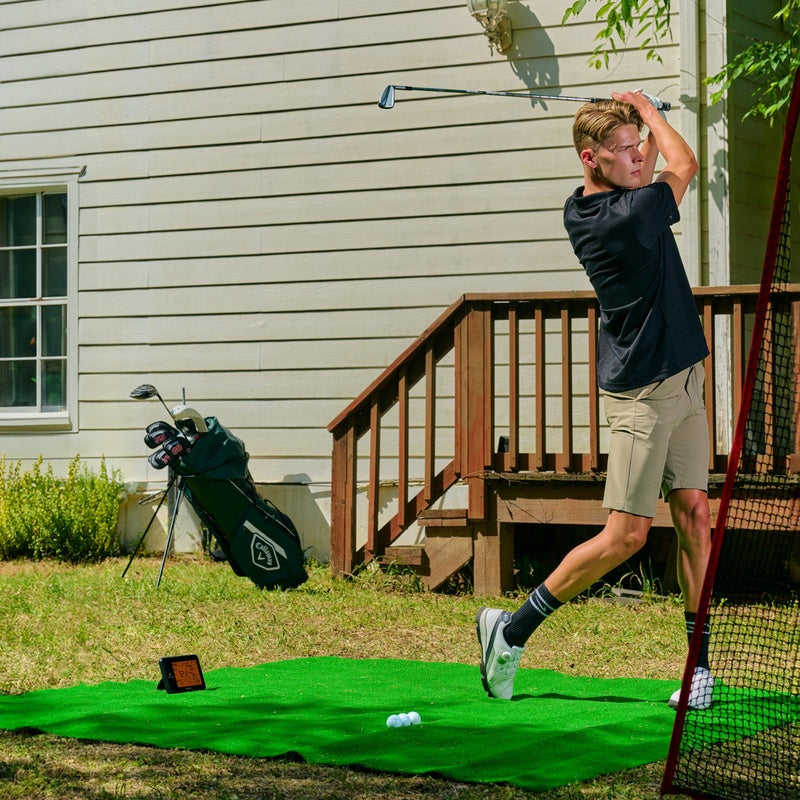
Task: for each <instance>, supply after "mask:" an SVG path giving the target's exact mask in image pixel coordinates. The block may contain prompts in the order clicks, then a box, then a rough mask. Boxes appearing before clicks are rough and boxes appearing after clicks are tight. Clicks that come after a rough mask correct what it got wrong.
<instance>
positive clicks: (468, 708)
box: [0, 657, 679, 791]
mask: <svg viewBox="0 0 800 800" xmlns="http://www.w3.org/2000/svg"><path fill="white" fill-rule="evenodd" d="M201 662H202V658H201ZM159 677H160V675H159V672H158V666H157V665H156V666H155V670H154V679H153V680H152V681H144V680H134V681H129V682H127V683H112V682H106V683H101V684H97V685H93V686H86V685H79V686H74V687H69V688H65V689H42V690H39V691H34V692H29V693H27V694H23V695H11V696H0V728H3V729H5V730H19V729H36V730H41V731H44V732H46V733H50V734H55V735H58V736H66V737H75V738H81V739H91V740H101V741H110V742H127V743H135V744H148V745H154V746H157V747H165V748H186V749H202V750H212V751H217V752H221V753H230V754H234V755H241V756H248V757H264V758H278V757H286V756H288V757H294V758H296V757H298V756H299V757H300V758H302V759H304V760H306V761H308V762H311V763H315V764H330V765H342V766H360V767H364V768H367V769H372V770H379V771H384V772H396V773H406V774H416V775H420V774H426V773H428V774H436V775H441V776H445V777H448V778H451V779H454V780H459V781H468V782H477V783H511V784H515V785H517V786H519V787H522V788H524V789H528V790H531V791H545V790H547V789H551V788H553V787H555V786H561V785H564V784H567V783H571V782H574V781H581V780H588V779H589V778H592V777H595V776H596V775H600V774H607V773H611V772H617V771H620V770H623V769H628V768H631V767H635V766H638V765H641V764H647V763H651V762H653V761H657V760H659V759H661V758H664V757H665V756H666V753H667V748H668V745H669V738H670V735H671V731H672V724H673V721H674V716H675V715H674V711H672V709H670V708H669V707H668V706H667V702H666V701H667V698H668V697H669V696H670V694H671V693H672V692H673V691H674V690H675V689H676V688H678V686H679V683H678V682H677V681H659V680H640V679H634V678H614V679H605V678H585V677H575V676H568V675H561V674H559V673H556V672H552V671H547V670H530V669H520V670H519V671H518V672H517V676H516V680H515V692H516V694H515V696H514V699H513V700H511V701H505V700H496V699H491V698H489V697H487V696H486V694H485V693H484V691H483V688H482V686H481V681H480V673H479V670H478V667H477V666H465V665H463V664H448V663H430V662H420V661H405V660H398V659H372V660H369V659H367V660H355V659H344V658H336V657H323V658H301V659H294V660H289V661H277V662H272V663H268V664H262V665H259V666H256V667H250V668H233V667H226V668H222V669H215V670H209V671H208V672H206V673H205V680H206V686H207V689H206V690H205V691H198V692H187V693H184V694H166V693H165V692H163V691H158V690H157V689H156V684H157V681H158V678H159ZM408 711H417V712H418V713H419V714H420V716H421V718H422V722H421V724H419V725H413V726H411V727H404V728H387V727H386V718H387V717H388V716H389V715H390V714H397V713H401V712H408Z"/></svg>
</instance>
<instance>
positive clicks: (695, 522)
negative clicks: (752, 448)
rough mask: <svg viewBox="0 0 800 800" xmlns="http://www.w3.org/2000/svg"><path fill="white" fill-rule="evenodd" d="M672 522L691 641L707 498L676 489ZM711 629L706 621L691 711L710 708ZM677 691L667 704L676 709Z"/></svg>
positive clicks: (704, 555)
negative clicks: (676, 538) (675, 536)
mask: <svg viewBox="0 0 800 800" xmlns="http://www.w3.org/2000/svg"><path fill="white" fill-rule="evenodd" d="M667 500H668V502H669V508H670V512H671V514H672V523H673V525H674V526H675V532H676V533H677V534H678V548H679V549H678V584H679V585H680V587H681V592H682V594H683V605H684V617H685V621H686V635H687V638H688V639H689V640H690V641H691V638H692V634H693V632H694V623H695V618H696V615H697V609H698V607H699V604H700V595H701V593H702V590H703V581H704V579H705V574H706V568H707V566H708V559H709V556H710V554H711V520H710V513H709V509H708V495H707V494H706V493H705V492H704V491H701V490H700V489H675V490H674V491H672V492H670V493H669V496H668V498H667ZM710 635H711V629H710V626H709V624H708V621H706V623H705V625H704V627H703V638H702V641H701V645H700V652H699V654H698V658H697V665H696V667H695V673H694V677H693V680H692V687H691V691H690V693H689V705H690V707H691V708H696V709H705V708H708V707H709V706H710V705H711V700H712V695H713V691H714V677H713V675H711V672H710V666H709V661H708V646H709V639H710ZM679 699H680V690H678V691H677V692H675V693H674V694H673V695H672V697H671V698H670V701H669V704H670V705H671V706H673V707H677V705H678V701H679Z"/></svg>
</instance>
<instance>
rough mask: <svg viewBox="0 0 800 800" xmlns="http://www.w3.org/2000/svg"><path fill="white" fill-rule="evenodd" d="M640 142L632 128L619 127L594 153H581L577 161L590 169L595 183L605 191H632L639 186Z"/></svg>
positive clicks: (641, 159) (642, 158)
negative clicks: (601, 185) (598, 183)
mask: <svg viewBox="0 0 800 800" xmlns="http://www.w3.org/2000/svg"><path fill="white" fill-rule="evenodd" d="M641 143H642V140H641V138H640V136H639V130H638V129H637V127H636V126H635V125H622V126H620V127H619V128H617V129H616V130H615V131H614V132H613V133H612V134H611V136H610V137H609V139H607V140H606V141H605V142H604V143H603V144H601V145H599V146H598V147H597V148H596V149H595V150H588V149H587V150H584V151H583V152H582V153H581V161H583V163H584V164H585V165H586V166H588V167H590V168H591V169H592V171H593V173H594V176H595V179H596V180H597V181H599V182H601V183H605V184H607V185H608V186H609V188H622V189H636V188H637V187H639V186H641V185H642V170H641V165H642V161H644V156H643V155H642V154H641V152H640V150H639V146H640V145H641Z"/></svg>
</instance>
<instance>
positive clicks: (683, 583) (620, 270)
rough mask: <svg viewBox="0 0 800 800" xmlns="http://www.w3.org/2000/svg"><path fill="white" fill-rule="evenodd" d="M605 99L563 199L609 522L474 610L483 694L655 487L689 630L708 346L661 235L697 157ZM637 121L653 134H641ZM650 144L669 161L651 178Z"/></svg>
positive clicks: (646, 110) (667, 239)
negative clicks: (506, 598) (524, 592)
mask: <svg viewBox="0 0 800 800" xmlns="http://www.w3.org/2000/svg"><path fill="white" fill-rule="evenodd" d="M612 97H613V98H614V99H613V100H603V101H599V102H597V103H591V104H586V105H584V106H582V107H581V108H580V109H579V110H578V112H577V113H576V115H575V118H574V123H573V138H574V142H575V147H576V149H577V151H578V156H579V157H580V160H581V163H582V164H583V178H584V183H583V186H581V187H579V188H578V189H577V190H576V191H575V192H574V193H573V194H572V196H571V197H569V198H568V200H567V201H566V204H565V206H564V225H565V227H566V229H567V233H568V234H569V238H570V242H571V243H572V246H573V249H574V250H575V253H576V255H577V257H578V259H579V260H580V262H581V264H582V266H583V268H584V269H585V270H586V273H587V275H588V277H589V280H590V281H591V283H592V286H593V288H594V290H595V292H596V294H597V298H598V301H599V304H600V312H601V313H600V330H599V338H598V359H597V376H598V382H599V384H600V388H601V389H602V390H603V394H604V406H605V412H606V417H607V419H608V422H609V426H610V431H611V438H610V445H609V453H608V475H607V480H606V487H605V494H604V498H603V506H604V507H605V508H607V509H608V512H609V513H608V520H607V523H606V525H605V527H604V528H603V529H602V530H601V531H600V532H599V533H598V534H597V535H596V536H594V537H593V538H591V539H589V540H588V541H586V542H583V543H582V544H580V545H578V546H577V547H575V548H574V549H573V550H572V551H571V552H569V553H568V554H567V555H566V556H565V557H564V559H563V560H562V561H561V563H560V564H559V565H558V566H557V567H556V568H555V570H554V571H553V572H552V573H551V574H550V575H549V576H548V577H547V578H546V579H545V581H544V582H543V583H542V584H541V585H540V586H539V587H538V588H537V589H536V590H535V591H534V592H533V593H532V594H531V595H530V597H529V598H528V599H527V600H526V601H525V603H524V604H523V605H522V606H521V607H520V608H519V609H518V610H517V611H515V612H514V613H513V614H512V613H510V612H507V611H503V610H500V609H495V608H482V609H481V610H480V611H479V612H478V614H477V617H476V625H477V635H478V641H479V642H480V645H481V676H482V680H483V685H484V688H485V689H486V691H487V692H488V694H489V695H490V696H491V697H499V698H506V699H509V698H511V697H512V695H513V688H514V675H515V673H516V670H517V667H518V665H519V662H520V658H521V657H522V654H523V650H524V647H525V644H526V642H527V641H528V639H529V637H530V636H531V635H532V634H533V632H534V631H535V630H536V628H537V627H538V626H539V624H540V623H541V622H542V621H543V620H544V619H546V618H547V616H548V615H549V614H551V613H552V612H554V611H555V610H556V609H557V608H558V607H559V606H561V605H562V604H564V603H566V602H568V601H569V600H571V599H572V598H573V597H575V596H576V595H578V594H579V593H580V592H582V591H583V590H585V589H587V588H588V587H589V586H591V585H592V584H593V583H594V582H595V581H597V580H599V579H600V578H601V577H602V576H603V575H605V574H606V573H607V572H608V571H609V570H611V569H613V568H615V567H617V566H619V565H620V564H622V563H623V562H624V561H626V560H627V559H628V558H630V557H631V556H632V555H633V554H634V553H636V552H637V551H638V550H639V549H640V548H641V547H642V546H643V545H644V544H645V541H646V539H647V534H648V531H649V529H650V526H651V524H652V522H653V517H654V515H655V511H656V504H657V501H658V496H659V491H661V493H662V494H663V496H664V498H665V499H666V500H667V502H668V503H669V507H670V512H671V515H672V521H673V525H674V527H675V531H676V533H677V536H678V544H679V548H680V552H679V558H678V580H679V584H680V587H681V591H682V593H683V600H684V608H685V618H686V629H687V634H688V635H689V636H691V633H692V630H693V627H694V619H695V615H696V612H697V608H698V604H699V600H700V593H701V590H702V584H703V578H704V576H705V572H706V565H707V563H708V558H709V553H710V543H711V538H710V521H709V508H708V496H707V488H708V457H709V451H708V447H709V441H708V427H707V421H706V415H705V408H704V401H703V368H702V363H701V362H702V361H703V359H705V358H706V356H707V355H708V347H707V345H706V341H705V337H704V335H703V330H702V327H701V325H700V321H699V318H698V314H697V309H696V306H695V302H694V299H693V297H692V292H691V288H690V286H689V282H688V279H687V277H686V273H685V271H684V268H683V264H682V262H681V258H680V255H679V253H678V249H677V246H676V244H675V239H674V237H673V235H672V231H671V229H670V226H671V225H673V224H674V223H676V222H677V221H678V219H679V214H678V205H679V204H680V202H681V200H682V199H683V196H684V194H685V192H686V190H687V188H688V186H689V182H690V181H691V179H692V178H693V177H694V175H695V174H696V172H697V162H696V160H695V157H694V154H693V153H692V151H691V149H690V148H689V146H688V145H687V144H686V142H685V141H684V140H683V138H682V137H681V136H680V135H679V134H678V133H677V132H676V131H675V130H674V129H673V128H672V127H671V126H670V125H669V123H668V122H667V121H666V118H665V117H664V116H663V115H662V114H660V113H659V111H658V110H657V109H656V107H655V105H654V104H652V103H651V102H650V100H649V99H648V97H647V95H645V94H643V93H641V92H625V93H622V94H618V93H613V94H612ZM644 125H646V126H647V128H648V130H649V133H648V135H647V138H646V139H645V140H644V141H642V140H641V130H642V127H643V126H644ZM659 152H660V153H661V155H662V156H663V158H664V160H665V161H666V164H665V166H664V169H663V170H662V171H661V172H660V173H659V175H658V177H657V178H656V179H655V181H653V174H654V171H655V165H656V159H657V157H658V155H659ZM708 639H709V633H708V630H707V629H706V630H704V632H703V641H702V647H701V649H700V654H699V658H698V662H697V665H696V667H695V670H694V677H693V681H692V685H691V690H690V693H689V700H688V704H689V707H690V708H696V709H704V708H708V707H709V706H710V705H711V702H712V695H713V688H714V678H713V676H712V675H711V672H710V670H709V664H708ZM679 698H680V691H678V692H676V693H675V694H674V695H673V696H672V697H671V698H670V705H671V706H673V707H675V706H677V704H678V701H679Z"/></svg>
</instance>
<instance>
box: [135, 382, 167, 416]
mask: <svg viewBox="0 0 800 800" xmlns="http://www.w3.org/2000/svg"><path fill="white" fill-rule="evenodd" d="M130 397H132V398H133V399H134V400H149V399H150V398H151V397H157V398H158V399H159V400H160V401H161V405H162V406H164V408H166V409H167V413H170V411H169V407H168V406H167V404H166V403H165V402H164V398H163V397H162V396H161V395H160V394H159V393H158V389H156V387H155V386H153V384H152V383H143V384H141V385H140V386H137V387H136V388H135V389H134V390H133V391H132V392H131V393H130ZM170 416H172V414H171V413H170Z"/></svg>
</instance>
